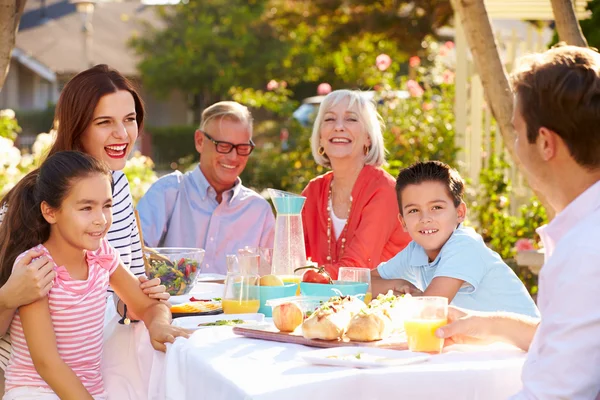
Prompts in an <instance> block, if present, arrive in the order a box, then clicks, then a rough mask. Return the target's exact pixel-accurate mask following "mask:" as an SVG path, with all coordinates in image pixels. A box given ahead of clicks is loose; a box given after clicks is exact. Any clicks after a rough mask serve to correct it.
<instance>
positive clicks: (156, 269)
mask: <svg viewBox="0 0 600 400" xmlns="http://www.w3.org/2000/svg"><path fill="white" fill-rule="evenodd" d="M147 261H148V264H147V271H146V275H148V278H150V279H153V278H160V283H161V284H162V285H165V286H166V288H167V292H168V293H169V294H170V295H171V296H179V295H182V294H185V293H186V292H187V291H186V289H187V288H188V287H189V286H190V285H192V284H193V283H194V281H195V279H196V275H197V272H198V271H199V267H198V261H196V260H194V259H191V258H185V257H182V258H180V259H179V261H177V262H173V261H170V260H168V259H167V258H166V257H158V256H154V255H150V257H148V259H147Z"/></svg>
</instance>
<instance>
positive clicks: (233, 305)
mask: <svg viewBox="0 0 600 400" xmlns="http://www.w3.org/2000/svg"><path fill="white" fill-rule="evenodd" d="M221 304H222V305H223V312H224V313H225V314H252V313H256V312H258V309H259V308H260V300H258V299H256V300H237V299H224V300H223V301H222V302H221Z"/></svg>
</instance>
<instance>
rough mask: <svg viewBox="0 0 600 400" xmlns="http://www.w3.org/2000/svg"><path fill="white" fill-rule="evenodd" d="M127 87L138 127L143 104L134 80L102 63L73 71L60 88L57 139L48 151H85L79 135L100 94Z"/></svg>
mask: <svg viewBox="0 0 600 400" xmlns="http://www.w3.org/2000/svg"><path fill="white" fill-rule="evenodd" d="M119 90H126V91H128V92H129V93H131V95H132V96H133V101H134V103H135V112H136V117H135V119H136V121H137V125H138V131H139V132H141V131H142V128H143V126H144V104H143V103H142V99H141V98H140V96H139V94H138V93H137V91H136V90H135V88H134V87H133V84H132V83H131V82H130V81H129V80H128V79H127V78H125V77H124V76H123V75H121V73H120V72H119V71H117V70H116V69H113V68H111V67H109V66H108V65H105V64H100V65H96V66H95V67H92V68H90V69H86V70H85V71H83V72H80V73H78V74H77V75H75V76H74V77H73V78H72V79H71V80H70V81H69V82H67V84H66V85H65V87H64V88H63V90H62V91H61V93H60V97H59V99H58V103H57V104H56V111H55V113H54V129H55V130H56V133H57V134H56V141H55V142H54V144H53V145H52V148H51V149H50V151H49V152H48V155H52V154H54V153H57V152H59V151H68V150H77V151H84V150H83V147H82V146H81V135H83V133H84V132H85V130H86V129H87V128H88V126H89V125H90V123H91V122H92V119H93V117H94V110H95V109H96V106H97V105H98V102H99V101H100V99H101V98H102V97H104V96H105V95H107V94H111V93H115V92H118V91H119Z"/></svg>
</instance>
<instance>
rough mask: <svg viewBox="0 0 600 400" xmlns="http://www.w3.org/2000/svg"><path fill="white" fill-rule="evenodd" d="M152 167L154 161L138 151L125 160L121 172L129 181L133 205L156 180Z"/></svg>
mask: <svg viewBox="0 0 600 400" xmlns="http://www.w3.org/2000/svg"><path fill="white" fill-rule="evenodd" d="M153 168H154V163H153V162H152V160H151V159H150V158H148V157H146V156H143V155H142V154H141V153H139V152H136V153H134V154H133V155H132V157H131V158H129V160H127V164H126V165H125V168H124V169H123V172H124V173H125V175H126V176H127V180H128V181H129V187H130V189H131V197H132V198H133V205H134V206H135V205H136V204H137V202H138V201H139V200H140V199H141V198H142V196H143V195H144V193H146V192H147V191H148V189H150V186H151V185H152V184H153V183H154V182H155V181H156V179H157V177H156V174H155V173H154V170H153Z"/></svg>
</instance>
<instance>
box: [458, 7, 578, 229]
mask: <svg viewBox="0 0 600 400" xmlns="http://www.w3.org/2000/svg"><path fill="white" fill-rule="evenodd" d="M561 1H568V0H561ZM452 5H453V7H454V10H455V11H456V13H457V14H458V17H459V18H460V22H461V23H462V26H463V28H464V31H465V36H466V38H467V43H468V44H469V49H470V50H471V54H472V55H473V61H474V62H475V68H476V69H477V72H478V73H479V76H480V78H481V84H482V85H483V90H484V93H485V98H486V101H487V104H488V105H489V107H490V109H491V111H492V114H493V115H494V118H495V119H496V123H497V124H498V128H499V129H500V133H501V134H502V139H503V142H504V146H505V148H506V150H508V153H509V154H510V157H511V159H512V160H513V162H514V163H515V164H516V165H517V167H518V168H519V170H520V171H521V172H523V167H522V165H521V163H520V162H519V159H518V157H516V155H515V150H514V147H513V143H514V142H515V137H516V134H515V131H514V129H513V126H512V122H511V120H512V113H513V94H512V90H511V88H510V84H509V82H508V74H507V73H506V69H505V68H504V64H502V61H501V60H500V54H499V52H498V48H497V46H496V39H495V37H494V32H493V31H492V25H491V23H490V19H489V17H488V14H487V11H486V9H485V4H484V3H483V0H454V1H453V2H452ZM523 176H527V175H526V174H523ZM534 192H535V194H536V196H537V197H538V198H539V200H540V201H541V202H542V204H543V205H544V207H545V208H546V213H547V214H548V218H549V219H552V218H553V217H554V210H553V209H552V208H551V207H550V206H549V204H548V202H547V201H546V199H545V198H544V196H542V194H541V193H539V192H537V191H535V189H534Z"/></svg>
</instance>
